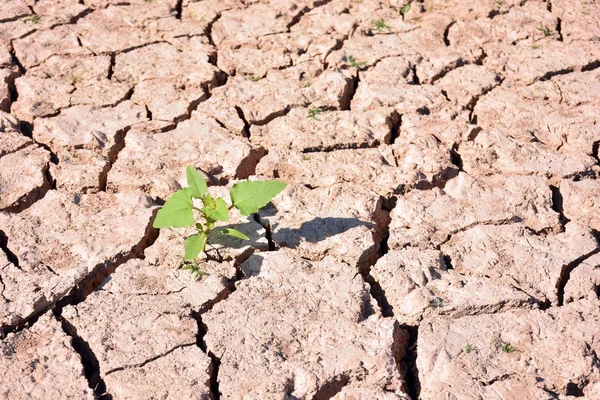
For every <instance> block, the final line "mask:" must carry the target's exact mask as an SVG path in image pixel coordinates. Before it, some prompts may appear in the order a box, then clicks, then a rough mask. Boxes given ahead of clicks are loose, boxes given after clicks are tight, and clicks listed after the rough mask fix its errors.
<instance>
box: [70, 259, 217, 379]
mask: <svg viewBox="0 0 600 400" xmlns="http://www.w3.org/2000/svg"><path fill="white" fill-rule="evenodd" d="M159 268H160V267H159ZM156 269H157V268H156V266H150V265H148V264H147V263H145V262H143V261H142V260H131V261H129V262H127V263H126V264H124V265H122V266H120V267H119V268H118V271H117V272H116V273H115V274H113V275H112V276H111V277H109V278H108V279H107V280H106V281H105V282H104V283H103V285H102V289H101V290H97V291H95V292H94V293H92V294H91V295H90V296H88V298H87V299H86V301H85V302H83V303H80V304H78V305H76V306H68V307H66V308H65V309H64V310H63V317H64V318H65V319H66V320H67V321H68V322H69V324H71V325H73V327H74V328H75V329H76V330H77V335H78V336H80V337H81V338H82V339H83V340H85V341H86V342H87V343H88V344H89V345H90V348H91V349H92V351H93V352H94V355H95V356H96V358H97V359H98V362H99V365H100V371H101V374H102V375H103V376H106V375H110V374H111V373H112V372H114V370H115V369H121V368H128V367H134V366H141V364H143V363H144V362H145V361H148V360H151V359H153V358H155V357H157V356H162V355H165V354H167V353H169V352H171V351H173V350H174V349H175V348H177V347H181V346H186V345H193V344H195V342H196V333H197V330H198V327H197V325H196V321H194V319H193V318H192V317H191V316H190V315H189V314H190V307H193V306H195V307H196V308H200V306H201V305H202V302H199V300H201V299H203V298H204V301H208V300H210V299H212V297H210V296H215V294H214V293H209V296H208V297H209V298H207V299H206V298H205V295H206V291H207V288H206V287H202V285H201V283H196V284H192V283H191V279H190V278H189V276H187V275H184V274H183V273H181V272H178V271H176V270H172V269H164V268H161V269H160V270H159V271H155V270H156ZM175 273H178V275H179V279H178V278H175V277H174V276H171V274H173V275H174V274H175ZM194 291H196V293H194ZM203 292H204V293H203ZM215 297H216V296H215Z"/></svg>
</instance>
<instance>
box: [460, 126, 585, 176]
mask: <svg viewBox="0 0 600 400" xmlns="http://www.w3.org/2000/svg"><path fill="white" fill-rule="evenodd" d="M523 133H525V132H523ZM590 152H591V147H590ZM459 153H460V157H461V161H462V164H463V170H464V171H466V172H467V173H469V174H471V175H475V176H485V175H489V174H496V173H499V174H504V175H541V176H556V177H565V176H570V175H574V174H578V173H585V172H586V171H589V170H591V169H592V167H594V166H595V165H596V163H597V161H596V159H595V158H594V157H592V156H591V155H588V154H585V153H583V152H580V151H577V149H573V148H572V147H570V146H569V145H568V144H565V145H564V146H563V147H562V148H560V150H554V149H552V148H551V147H549V146H547V145H545V144H544V143H541V142H540V141H539V140H537V141H536V140H535V139H534V138H533V137H532V138H531V139H529V140H519V139H515V138H514V137H512V136H510V135H507V134H505V133H503V132H499V131H498V130H491V131H487V130H483V131H480V132H479V133H477V135H476V137H475V138H474V139H473V140H472V141H468V142H466V143H463V144H461V145H460V148H459Z"/></svg>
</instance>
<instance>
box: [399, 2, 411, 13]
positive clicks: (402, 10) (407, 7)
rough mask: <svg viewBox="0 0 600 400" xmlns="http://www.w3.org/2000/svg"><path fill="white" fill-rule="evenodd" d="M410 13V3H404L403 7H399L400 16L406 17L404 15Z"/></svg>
mask: <svg viewBox="0 0 600 400" xmlns="http://www.w3.org/2000/svg"><path fill="white" fill-rule="evenodd" d="M409 11H410V2H408V3H406V4H405V5H403V6H402V7H400V10H399V12H400V14H402V16H403V17H404V16H405V15H406V13H408V12H409Z"/></svg>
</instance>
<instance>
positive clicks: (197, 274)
mask: <svg viewBox="0 0 600 400" xmlns="http://www.w3.org/2000/svg"><path fill="white" fill-rule="evenodd" d="M179 268H181V269H182V270H184V271H188V272H189V273H190V274H191V275H192V279H193V281H194V282H195V281H197V280H198V279H200V278H202V277H203V276H204V275H208V274H207V273H206V272H204V271H202V270H200V266H199V264H198V261H197V260H183V261H182V262H181V264H180V265H179Z"/></svg>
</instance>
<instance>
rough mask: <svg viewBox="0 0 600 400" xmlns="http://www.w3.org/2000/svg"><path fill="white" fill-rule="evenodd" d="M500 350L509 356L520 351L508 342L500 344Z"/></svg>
mask: <svg viewBox="0 0 600 400" xmlns="http://www.w3.org/2000/svg"><path fill="white" fill-rule="evenodd" d="M500 348H501V349H502V351H503V352H504V353H509V354H510V353H513V352H515V351H518V350H519V349H517V348H516V347H515V346H513V345H511V344H510V343H506V342H500Z"/></svg>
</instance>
